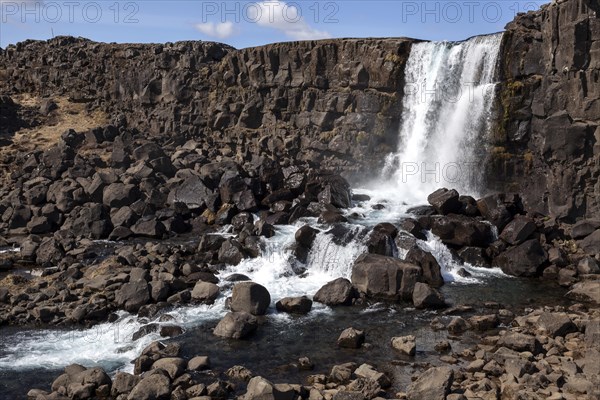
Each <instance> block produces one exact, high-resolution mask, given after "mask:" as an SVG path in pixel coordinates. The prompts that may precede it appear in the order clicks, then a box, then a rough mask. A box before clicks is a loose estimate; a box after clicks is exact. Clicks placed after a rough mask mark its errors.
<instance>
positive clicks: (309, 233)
mask: <svg viewBox="0 0 600 400" xmlns="http://www.w3.org/2000/svg"><path fill="white" fill-rule="evenodd" d="M318 232H319V231H318V230H317V229H314V228H312V227H311V226H309V225H304V226H303V227H301V228H300V229H298V230H297V231H296V234H295V238H296V242H297V243H298V244H300V245H301V246H303V247H305V248H307V249H310V248H311V247H312V244H313V241H314V240H315V238H316V237H317V233H318Z"/></svg>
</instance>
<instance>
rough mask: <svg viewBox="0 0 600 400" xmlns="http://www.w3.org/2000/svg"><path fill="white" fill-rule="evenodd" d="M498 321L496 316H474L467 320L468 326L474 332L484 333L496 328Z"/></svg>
mask: <svg viewBox="0 0 600 400" xmlns="http://www.w3.org/2000/svg"><path fill="white" fill-rule="evenodd" d="M499 324H500V320H499V318H498V316H497V315H496V314H489V315H476V316H473V317H471V318H469V325H470V326H471V327H472V328H473V329H474V330H476V331H480V332H485V331H489V330H490V329H494V328H496V327H497V326H498V325H499Z"/></svg>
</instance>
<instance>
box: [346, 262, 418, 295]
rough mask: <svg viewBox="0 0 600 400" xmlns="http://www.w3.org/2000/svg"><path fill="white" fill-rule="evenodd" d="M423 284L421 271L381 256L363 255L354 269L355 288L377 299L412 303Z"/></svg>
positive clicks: (413, 266) (407, 264)
mask: <svg viewBox="0 0 600 400" xmlns="http://www.w3.org/2000/svg"><path fill="white" fill-rule="evenodd" d="M419 280H421V268H420V267H418V266H416V265H414V264H409V263H406V262H403V261H401V260H398V259H397V258H393V257H386V256H382V255H379V254H363V255H362V256H360V257H358V259H357V260H356V261H355V262H354V265H353V266H352V284H353V285H354V286H355V287H356V288H357V289H358V290H360V291H361V292H363V293H365V294H366V295H367V296H368V297H372V298H375V299H384V300H394V301H399V300H402V299H404V300H408V299H411V297H412V293H413V290H414V287H415V284H416V283H417V281H419Z"/></svg>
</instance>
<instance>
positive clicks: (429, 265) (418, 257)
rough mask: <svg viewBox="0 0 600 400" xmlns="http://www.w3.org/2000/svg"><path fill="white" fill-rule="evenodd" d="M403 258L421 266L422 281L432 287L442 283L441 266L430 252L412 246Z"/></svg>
mask: <svg viewBox="0 0 600 400" xmlns="http://www.w3.org/2000/svg"><path fill="white" fill-rule="evenodd" d="M475 248H478V247H475ZM404 260H405V261H406V262H408V263H411V264H415V265H418V266H419V267H421V273H422V276H423V281H424V282H426V283H428V284H429V285H431V286H433V287H440V286H442V285H443V284H444V278H443V277H442V268H441V267H440V264H439V263H438V262H437V260H436V259H435V257H434V256H433V254H431V253H430V252H428V251H425V250H423V249H421V248H420V247H419V246H413V247H412V248H411V249H410V250H409V251H408V253H406V256H405V257H404Z"/></svg>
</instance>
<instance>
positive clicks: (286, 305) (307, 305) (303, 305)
mask: <svg viewBox="0 0 600 400" xmlns="http://www.w3.org/2000/svg"><path fill="white" fill-rule="evenodd" d="M275 308H277V311H281V312H287V313H290V314H308V313H309V312H310V310H311V308H312V300H310V299H309V298H308V297H306V296H302V297H285V298H283V299H281V300H279V301H278V302H277V303H275Z"/></svg>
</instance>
